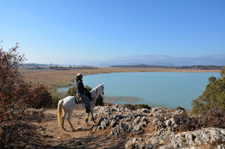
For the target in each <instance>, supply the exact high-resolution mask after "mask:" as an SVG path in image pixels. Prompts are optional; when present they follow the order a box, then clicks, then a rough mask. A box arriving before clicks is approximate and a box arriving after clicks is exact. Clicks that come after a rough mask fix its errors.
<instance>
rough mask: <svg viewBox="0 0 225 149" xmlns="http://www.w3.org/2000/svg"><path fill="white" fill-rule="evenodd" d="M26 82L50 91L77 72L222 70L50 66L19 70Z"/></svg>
mask: <svg viewBox="0 0 225 149" xmlns="http://www.w3.org/2000/svg"><path fill="white" fill-rule="evenodd" d="M19 71H20V72H21V74H22V76H23V78H24V79H25V81H26V82H32V83H41V84H44V85H46V86H48V89H49V91H50V92H52V93H53V92H55V91H56V88H59V87H67V86H71V85H73V84H74V80H75V77H76V74H77V73H83V74H84V75H93V74H105V73H122V72H181V73H220V71H221V70H209V69H207V70H202V69H171V68H126V67H96V69H70V70H54V69H49V68H43V69H27V68H21V69H20V70H19Z"/></svg>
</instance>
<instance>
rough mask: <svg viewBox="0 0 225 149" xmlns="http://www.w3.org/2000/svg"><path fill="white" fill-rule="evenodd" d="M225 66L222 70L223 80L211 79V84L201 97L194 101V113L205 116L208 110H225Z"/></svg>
mask: <svg viewBox="0 0 225 149" xmlns="http://www.w3.org/2000/svg"><path fill="white" fill-rule="evenodd" d="M224 74H225V66H224V67H223V68H222V70H221V72H220V75H221V78H218V79H216V78H215V77H214V76H212V77H210V78H209V84H208V85H207V86H206V89H205V91H204V92H203V93H202V95H201V96H199V97H198V98H196V99H195V100H193V101H192V106H193V109H192V112H193V113H196V114H205V113H206V112H207V111H208V110H210V109H213V108H215V107H218V108H221V109H222V110H225V77H224Z"/></svg>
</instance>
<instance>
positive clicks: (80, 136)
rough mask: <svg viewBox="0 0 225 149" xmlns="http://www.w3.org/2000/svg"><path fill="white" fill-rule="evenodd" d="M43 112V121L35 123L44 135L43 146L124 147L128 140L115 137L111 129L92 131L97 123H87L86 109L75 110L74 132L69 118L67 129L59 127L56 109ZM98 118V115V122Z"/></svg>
mask: <svg viewBox="0 0 225 149" xmlns="http://www.w3.org/2000/svg"><path fill="white" fill-rule="evenodd" d="M43 114H44V119H43V120H42V122H41V123H35V125H37V127H38V129H37V131H38V132H39V133H40V134H41V135H42V137H43V140H42V142H43V146H44V147H47V148H61V147H62V148H93V149H94V148H95V149H96V148H124V146H125V144H126V142H127V140H128V139H126V138H115V137H114V136H113V135H111V129H105V130H101V131H97V132H95V133H92V132H91V131H90V128H91V126H92V125H96V124H95V123H93V122H92V121H89V124H90V126H87V125H86V123H85V118H86V114H85V111H84V110H82V111H77V110H74V113H73V116H72V118H71V122H72V124H73V126H74V128H75V130H76V131H75V132H72V129H71V127H70V126H69V124H68V122H67V120H66V121H65V128H66V131H64V130H61V129H59V127H58V121H57V111H56V109H47V110H45V111H43ZM90 118H91V117H90ZM90 118H89V119H90ZM98 120H99V118H98V117H97V120H96V122H98Z"/></svg>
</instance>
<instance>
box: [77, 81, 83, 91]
mask: <svg viewBox="0 0 225 149" xmlns="http://www.w3.org/2000/svg"><path fill="white" fill-rule="evenodd" d="M77 93H78V94H84V84H83V81H82V80H78V82H77Z"/></svg>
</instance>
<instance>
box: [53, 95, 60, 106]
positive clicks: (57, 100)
mask: <svg viewBox="0 0 225 149" xmlns="http://www.w3.org/2000/svg"><path fill="white" fill-rule="evenodd" d="M60 99H61V98H60V97H58V96H52V105H51V107H53V108H56V107H57V105H58V102H59V100H60Z"/></svg>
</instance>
